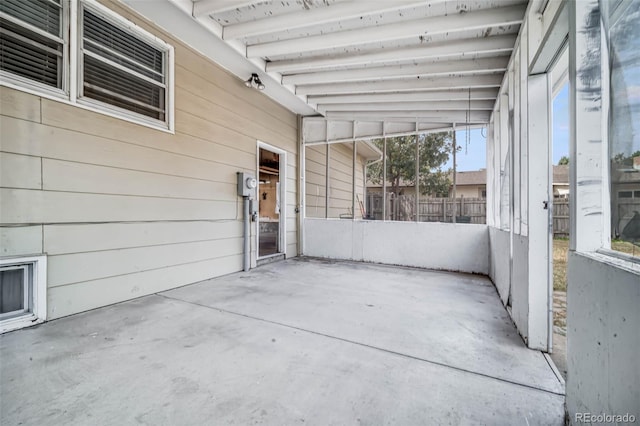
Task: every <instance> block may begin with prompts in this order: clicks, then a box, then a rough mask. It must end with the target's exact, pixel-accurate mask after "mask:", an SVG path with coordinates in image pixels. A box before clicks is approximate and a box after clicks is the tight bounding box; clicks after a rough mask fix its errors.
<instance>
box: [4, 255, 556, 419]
mask: <svg viewBox="0 0 640 426" xmlns="http://www.w3.org/2000/svg"><path fill="white" fill-rule="evenodd" d="M0 379H1V382H0V383H1V387H0V424H3V425H5V424H7V425H9V424H12V425H18V424H21V425H58V424H64V425H88V424H91V425H127V424H148V425H164V424H166V425H192V424H212V425H213V424H216V425H217V424H235V425H245V424H274V425H293V424H300V425H329V424H335V425H360V424H371V425H377V424H398V425H420V424H505V425H514V424H523V425H526V424H530V425H541V424H554V425H562V424H564V396H563V393H564V389H563V385H562V384H561V382H560V381H559V380H558V379H557V377H556V375H555V374H554V372H553V370H552V368H551V367H550V366H549V364H548V363H547V360H546V359H545V357H544V356H543V354H542V353H540V352H538V351H532V350H529V349H527V348H526V347H525V346H524V344H523V342H522V340H521V338H520V337H519V336H518V334H517V332H516V330H515V327H514V326H513V324H512V322H511V320H510V319H509V317H508V315H507V313H506V312H505V310H504V308H503V306H502V305H501V303H500V301H499V298H498V295H497V293H496V291H495V289H494V287H493V286H492V284H491V282H490V281H489V280H488V279H486V278H483V277H479V276H473V275H465V274H454V273H445V272H433V271H425V270H418V269H409V268H398V267H389V266H380V265H370V264H359V263H350V262H333V261H326V260H318V259H305V258H302V259H292V260H287V261H284V262H278V263H272V264H269V265H265V266H262V267H260V268H257V269H254V270H252V271H250V272H248V273H237V274H232V275H229V276H225V277H221V278H217V279H212V280H208V281H204V282H201V283H197V284H193V285H190V286H186V287H182V288H179V289H176V290H171V291H167V292H164V293H161V294H157V295H151V296H146V297H142V298H139V299H136V300H133V301H129V302H125V303H120V304H117V305H113V306H109V307H106V308H101V309H97V310H94V311H91V312H86V313H83V314H79V315H75V316H71V317H67V318H63V319H60V320H56V321H52V322H49V323H46V324H43V325H40V326H37V327H33V328H30V329H25V330H21V331H16V332H12V333H8V334H5V335H3V336H1V337H0Z"/></svg>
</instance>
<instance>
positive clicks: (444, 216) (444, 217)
mask: <svg viewBox="0 0 640 426" xmlns="http://www.w3.org/2000/svg"><path fill="white" fill-rule="evenodd" d="M442 221H443V222H446V221H447V199H446V198H443V199H442Z"/></svg>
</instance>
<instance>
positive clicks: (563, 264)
mask: <svg viewBox="0 0 640 426" xmlns="http://www.w3.org/2000/svg"><path fill="white" fill-rule="evenodd" d="M568 252H569V240H568V239H565V238H554V240H553V290H554V291H567V253H568Z"/></svg>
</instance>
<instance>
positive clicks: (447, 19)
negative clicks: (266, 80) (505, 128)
mask: <svg viewBox="0 0 640 426" xmlns="http://www.w3.org/2000/svg"><path fill="white" fill-rule="evenodd" d="M525 8H526V1H522V0H475V1H465V0H461V1H437V0H435V1H429V2H427V1H424V0H423V1H416V0H378V1H346V0H289V1H230V0H198V1H194V2H193V9H192V15H193V16H194V18H195V19H197V20H198V21H204V22H205V25H207V26H208V27H211V28H212V29H214V30H215V31H214V33H215V34H216V35H217V36H218V37H220V38H221V39H222V40H224V41H225V42H226V43H228V44H230V45H235V46H236V48H240V50H242V51H244V52H245V56H246V58H247V60H258V63H260V64H262V63H263V64H264V68H263V69H262V70H261V71H264V72H265V73H267V74H269V76H270V77H271V78H272V79H275V80H276V81H277V82H278V83H279V84H281V85H283V86H285V87H288V88H289V90H291V92H292V93H295V94H296V95H299V96H302V97H306V99H305V100H306V102H307V103H308V104H309V106H311V107H312V108H313V109H315V110H316V111H317V112H318V113H320V114H321V115H323V116H325V117H327V118H336V119H359V120H362V119H390V120H393V121H405V120H406V121H411V122H415V121H421V122H429V121H433V122H439V123H441V122H443V118H448V119H447V120H446V121H452V122H458V123H468V122H470V123H484V122H487V121H488V119H489V114H490V112H491V110H492V109H493V105H494V102H495V99H496V96H497V93H498V87H499V86H500V84H501V83H502V78H503V75H504V73H505V71H506V69H507V63H508V60H509V56H510V55H511V51H512V49H513V47H514V44H515V41H516V36H517V32H518V30H519V28H520V23H521V22H522V20H523V17H524V13H525Z"/></svg>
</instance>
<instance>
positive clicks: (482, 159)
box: [443, 83, 569, 171]
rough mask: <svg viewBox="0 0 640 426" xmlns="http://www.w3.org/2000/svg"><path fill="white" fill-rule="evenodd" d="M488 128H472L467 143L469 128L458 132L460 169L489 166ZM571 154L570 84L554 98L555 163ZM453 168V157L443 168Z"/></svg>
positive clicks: (476, 168)
mask: <svg viewBox="0 0 640 426" xmlns="http://www.w3.org/2000/svg"><path fill="white" fill-rule="evenodd" d="M486 133H487V130H486V129H471V130H470V131H469V137H468V139H469V141H468V143H467V130H466V129H463V130H458V131H457V132H456V142H457V144H458V146H460V147H461V150H460V151H459V152H458V155H457V156H456V157H457V158H456V162H457V165H458V167H457V168H458V171H471V170H479V169H483V168H486V167H487V140H486V137H485V136H486ZM565 155H566V156H567V157H568V156H569V84H568V83H567V84H565V85H564V87H563V88H562V90H560V92H559V93H558V94H557V95H556V97H555V99H554V100H553V157H552V158H553V164H558V161H560V158H561V157H562V156H565ZM449 168H453V158H450V159H449V161H448V162H447V163H445V165H444V167H443V169H444V170H446V169H449Z"/></svg>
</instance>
